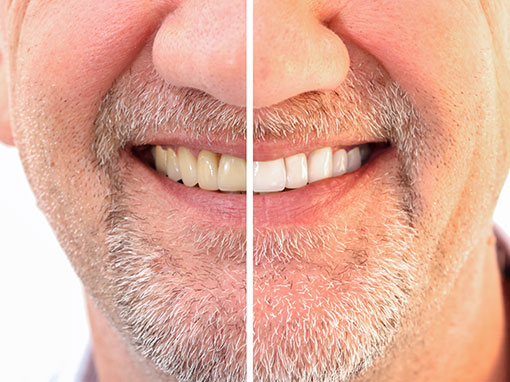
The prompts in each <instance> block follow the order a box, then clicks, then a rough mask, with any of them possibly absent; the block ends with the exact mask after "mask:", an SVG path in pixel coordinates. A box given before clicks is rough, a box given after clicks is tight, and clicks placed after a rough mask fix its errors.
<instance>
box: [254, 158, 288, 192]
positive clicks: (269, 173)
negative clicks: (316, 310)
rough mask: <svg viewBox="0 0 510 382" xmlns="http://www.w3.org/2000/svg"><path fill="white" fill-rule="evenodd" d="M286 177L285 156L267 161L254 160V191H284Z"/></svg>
mask: <svg viewBox="0 0 510 382" xmlns="http://www.w3.org/2000/svg"><path fill="white" fill-rule="evenodd" d="M286 178H287V175H286V172H285V162H284V160H283V158H280V159H277V160H272V161H266V162H259V161H255V162H253V191H254V192H276V191H283V189H284V188H285V183H286Z"/></svg>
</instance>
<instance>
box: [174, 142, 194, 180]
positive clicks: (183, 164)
mask: <svg viewBox="0 0 510 382" xmlns="http://www.w3.org/2000/svg"><path fill="white" fill-rule="evenodd" d="M177 161H178V163H179V169H180V170H181V176H182V183H184V184H185V185H186V186H188V187H193V186H194V185H196V184H197V183H198V176H197V159H196V158H195V156H194V155H193V153H192V152H191V151H189V150H188V149H187V148H186V147H179V148H178V149H177Z"/></svg>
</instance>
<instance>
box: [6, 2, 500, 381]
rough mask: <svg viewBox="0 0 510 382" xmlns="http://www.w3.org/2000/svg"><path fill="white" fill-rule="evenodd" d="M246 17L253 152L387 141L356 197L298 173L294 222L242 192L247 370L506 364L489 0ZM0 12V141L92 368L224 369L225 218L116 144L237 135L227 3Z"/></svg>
mask: <svg viewBox="0 0 510 382" xmlns="http://www.w3.org/2000/svg"><path fill="white" fill-rule="evenodd" d="M254 11H255V14H254V17H255V29H254V36H255V47H254V49H255V51H254V58H255V61H254V68H255V78H254V102H255V106H256V108H257V109H256V110H255V116H256V125H255V139H256V147H255V155H256V156H257V155H260V153H262V152H264V153H265V155H268V156H274V157H275V158H278V157H280V156H281V155H279V154H278V152H277V151H278V150H276V149H274V148H271V147H281V146H282V145H289V142H290V143H292V144H296V145H299V144H300V143H302V142H304V141H313V140H314V139H315V140H318V139H326V140H327V139H332V137H336V138H338V139H344V138H345V137H346V136H348V137H350V138H351V139H352V138H353V137H355V138H356V139H358V140H363V139H365V140H369V141H374V140H384V141H387V142H389V143H391V146H392V150H389V151H388V152H387V153H386V154H385V156H384V158H383V159H384V160H380V161H379V162H378V163H379V164H378V165H377V166H374V167H373V168H372V170H366V172H365V174H367V175H366V176H365V177H363V178H362V177H361V176H360V179H362V180H360V181H359V182H358V185H357V186H356V187H358V188H356V189H355V190H356V191H359V192H350V193H346V194H345V195H343V196H342V197H338V198H337V197H336V194H334V193H335V192H336V191H335V190H334V189H332V187H329V188H328V187H327V186H326V185H324V186H320V185H316V186H313V187H311V188H310V190H311V192H310V195H315V196H313V197H312V196H310V201H306V202H307V203H309V204H310V205H313V206H314V208H310V209H307V210H306V211H304V213H302V211H301V210H299V211H298V212H299V216H298V212H295V211H294V210H293V209H292V208H290V207H288V205H289V202H288V199H285V198H292V197H291V196H289V195H287V196H284V195H283V194H282V196H281V201H282V203H280V205H282V206H283V208H282V209H281V210H278V211H281V213H280V215H281V218H280V220H278V219H267V217H268V216H270V215H269V214H270V213H271V211H268V206H276V205H277V204H278V203H276V202H274V200H275V198H278V196H275V195H273V196H269V197H267V198H259V199H257V200H256V201H255V210H254V219H255V233H256V236H255V243H254V247H255V251H256V253H255V256H256V258H255V260H256V269H255V275H254V279H255V306H254V310H255V334H256V338H255V371H256V379H257V380H258V381H270V380H278V381H286V380H300V381H315V380H321V381H338V380H346V381H352V380H358V381H369V380H384V381H386V380H388V381H408V380H413V381H431V380H442V381H457V380H462V381H503V380H505V378H507V377H508V375H507V370H506V362H505V361H506V359H508V352H507V337H506V334H505V333H506V323H505V317H504V311H503V295H502V291H501V285H500V284H501V282H500V276H499V274H498V270H497V264H496V257H495V253H494V241H493V236H492V230H491V215H492V211H493V208H494V206H495V203H496V200H497V196H498V194H499V191H500V189H501V187H502V184H503V182H504V180H505V177H506V175H507V173H508V168H509V162H510V156H509V150H508V142H510V137H509V135H510V129H509V127H508V125H507V124H505V121H508V120H509V118H510V107H509V106H508V101H507V99H508V97H509V94H508V89H509V88H510V73H509V72H510V69H509V68H510V42H509V41H508V35H510V33H509V32H508V31H509V28H510V3H509V2H508V1H505V0H490V1H489V0H488V1H475V0H470V1H460V0H458V1H457V0H455V1H448V2H445V1H443V0H426V1H421V2H417V1H413V0H399V1H396V0H382V1H373V0H359V1H344V0H339V1H327V0H322V1H321V0H319V1H306V0H299V1H289V0H282V1H280V0H278V1H277V0H274V1H255V9H254ZM1 16H2V20H1V21H2V39H3V40H2V41H3V51H2V54H3V61H2V62H3V65H4V66H5V67H4V69H5V70H6V75H7V79H8V81H7V85H8V95H9V112H10V119H11V125H12V126H11V127H12V130H13V132H14V136H15V144H16V146H17V147H18V149H19V151H20V156H21V158H22V161H23V164H24V167H25V170H26V173H27V176H28V179H29V181H30V183H31V186H32V188H33V189H34V193H35V194H36V197H37V200H38V204H39V206H40V208H41V209H42V210H43V211H44V212H45V214H46V216H47V218H48V220H49V222H50V224H51V225H52V227H53V229H54V230H55V232H56V234H57V236H58V238H59V241H60V243H61V244H62V246H63V248H64V249H65V250H66V253H67V254H68V256H69V258H70V260H71V262H72V264H73V266H74V268H75V269H76V271H77V273H78V275H79V276H80V277H81V279H82V281H83V284H84V286H85V290H86V295H87V301H88V306H89V315H90V321H91V328H92V337H93V340H94V348H95V357H96V358H95V360H96V364H97V368H98V372H99V376H100V377H101V378H102V379H103V380H108V381H109V380H123V381H124V380H132V381H143V380H151V381H152V380H170V381H172V380H180V381H207V380H227V381H240V380H242V378H243V371H244V367H245V366H244V356H245V349H244V337H243V336H244V314H243V307H244V305H245V300H244V283H245V276H244V258H243V256H244V219H243V218H239V214H237V215H236V214H235V213H234V212H235V211H231V210H230V209H229V208H227V207H228V206H227V205H226V204H225V205H223V206H222V207H223V208H224V210H225V211H227V215H228V213H229V212H232V215H231V216H230V215H228V216H227V217H226V218H225V217H222V218H221V219H218V218H217V217H216V216H214V214H213V213H210V211H209V212H208V211H199V210H197V209H196V208H193V206H192V205H191V204H187V203H185V202H184V201H183V199H179V197H177V196H175V195H167V194H166V193H164V192H162V187H158V186H154V184H155V183H154V182H152V181H149V180H148V179H149V176H147V175H146V174H147V172H144V171H145V170H143V169H142V166H141V165H140V164H137V163H138V162H136V161H134V160H133V159H132V157H131V156H130V155H128V151H127V150H125V148H126V147H129V146H130V145H136V144H141V143H148V142H150V141H151V139H152V140H153V139H155V137H158V136H159V134H166V136H170V137H176V136H178V137H179V139H189V140H190V141H192V140H193V139H195V138H197V137H200V138H204V136H205V137H207V138H209V139H210V140H215V141H223V142H227V143H226V145H228V143H229V142H234V143H235V142H236V140H242V138H243V136H244V134H245V126H244V109H243V106H244V104H245V96H244V95H245V81H246V76H245V72H244V67H245V51H246V46H245V34H244V20H245V6H244V3H243V2H242V1H238V0H232V1H230V0H229V1H221V2H217V1H216V2H215V1H200V2H199V1H198V0H182V1H142V0H109V1H104V2H99V3H98V2H97V1H92V0H85V1H84V0H55V1H52V2H47V1H42V0H32V1H27V0H19V1H16V0H13V1H4V2H2V9H1ZM186 88H193V89H196V90H193V89H191V90H190V89H186ZM6 90H7V89H6ZM161 95H163V96H161ZM5 99H7V98H5ZM317 105H319V106H317ZM4 106H5V107H7V105H4ZM2 126H3V127H2V128H1V129H0V130H1V132H2V134H1V135H0V136H1V137H2V139H5V140H8V138H3V137H8V131H9V130H8V126H7V124H2ZM321 126H322V129H321ZM282 142H283V144H282ZM278 144H280V146H278ZM271 145H274V146H271ZM257 150H259V151H257ZM268 159H269V158H268ZM370 171H371V172H370ZM371 174H372V175H373V176H372V175H371ZM219 197H221V196H219ZM271 198H273V199H271ZM298 199H299V198H298V197H296V198H295V200H296V201H298ZM286 200H287V202H286ZM325 205H327V207H328V209H327V212H326V211H325V208H324V206H325ZM276 208H277V207H275V209H276ZM213 209H214V208H213ZM217 210H218V209H217ZM217 210H216V211H217ZM241 215H242V214H241ZM303 216H305V217H306V218H305V217H303ZM285 218H288V219H287V220H288V221H285ZM300 219H301V220H300ZM272 220H273V221H272ZM289 222H290V223H289ZM292 222H294V223H292ZM296 222H299V224H297V223H296ZM147 291H150V293H148V292H147Z"/></svg>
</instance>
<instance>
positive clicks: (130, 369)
mask: <svg viewBox="0 0 510 382" xmlns="http://www.w3.org/2000/svg"><path fill="white" fill-rule="evenodd" d="M85 299H86V303H87V312H88V316H89V323H90V332H91V336H92V345H93V346H92V347H93V349H94V364H95V367H96V371H97V375H98V378H99V381H101V382H103V381H108V382H117V381H122V382H144V381H151V382H152V381H166V382H176V380H175V379H174V378H172V377H168V376H167V377H164V376H162V375H161V374H160V373H158V372H157V371H156V370H155V368H154V367H153V366H152V365H151V364H150V363H148V361H146V360H141V359H140V358H139V356H137V355H136V354H135V353H134V351H132V350H131V348H130V347H129V346H128V345H126V343H125V341H124V340H123V338H122V337H121V336H120V334H119V332H118V331H117V330H116V329H114V328H113V326H112V325H111V324H110V322H109V321H108V320H107V319H106V317H105V315H104V314H103V312H101V310H100V309H98V308H97V306H96V304H95V303H94V302H93V301H92V299H91V298H90V297H89V296H88V295H87V294H85Z"/></svg>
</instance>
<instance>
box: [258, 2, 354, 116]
mask: <svg viewBox="0 0 510 382" xmlns="http://www.w3.org/2000/svg"><path fill="white" fill-rule="evenodd" d="M303 3H304V2H303V1H301V0H297V1H290V2H289V1H281V0H274V1H268V2H264V1H256V2H255V9H254V10H255V13H254V25H255V29H254V63H253V65H254V82H253V89H254V95H253V98H254V106H255V107H257V108H260V107H265V106H270V105H273V104H277V103H279V102H281V101H284V100H285V99H288V98H291V97H293V96H296V95H298V94H301V93H305V92H308V91H313V90H333V89H336V88H337V87H338V86H340V84H341V83H342V82H343V81H344V79H345V77H346V75H347V73H348V70H349V54H348V51H347V48H346V46H345V44H344V43H343V41H342V39H341V38H340V37H339V36H338V35H337V34H335V33H334V32H333V31H332V30H330V29H329V28H328V27H327V26H325V25H324V24H323V23H322V22H321V20H319V19H318V18H317V16H316V15H315V14H314V12H313V10H311V9H310V8H309V7H306V6H304V4H303Z"/></svg>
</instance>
